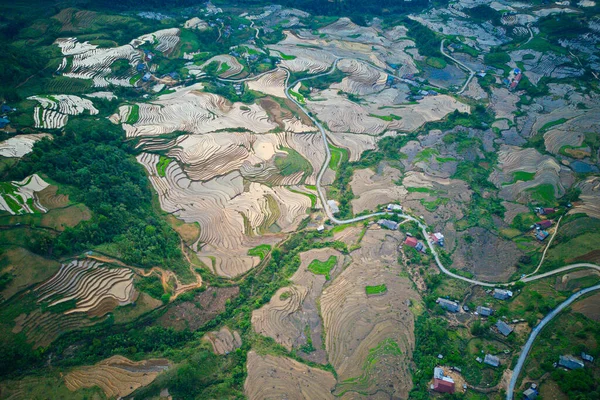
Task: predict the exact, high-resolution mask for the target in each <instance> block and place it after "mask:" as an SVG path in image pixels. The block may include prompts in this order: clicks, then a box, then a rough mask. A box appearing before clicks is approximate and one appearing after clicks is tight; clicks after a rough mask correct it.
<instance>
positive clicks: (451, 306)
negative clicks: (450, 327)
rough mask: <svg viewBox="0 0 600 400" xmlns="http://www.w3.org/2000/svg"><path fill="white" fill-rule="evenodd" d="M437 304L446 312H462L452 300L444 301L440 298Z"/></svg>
mask: <svg viewBox="0 0 600 400" xmlns="http://www.w3.org/2000/svg"><path fill="white" fill-rule="evenodd" d="M435 302H436V303H437V304H439V305H440V307H442V308H443V309H444V310H446V311H450V312H453V313H457V312H458V311H459V310H460V305H459V304H458V303H457V302H455V301H452V300H447V299H442V298H441V297H439V298H438V299H437V300H436V301H435Z"/></svg>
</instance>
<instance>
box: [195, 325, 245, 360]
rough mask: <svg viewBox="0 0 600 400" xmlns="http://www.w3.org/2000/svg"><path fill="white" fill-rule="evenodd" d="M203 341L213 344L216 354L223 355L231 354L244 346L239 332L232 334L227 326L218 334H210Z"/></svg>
mask: <svg viewBox="0 0 600 400" xmlns="http://www.w3.org/2000/svg"><path fill="white" fill-rule="evenodd" d="M203 339H204V340H206V341H207V342H209V343H210V344H211V346H212V348H213V351H214V352H215V354H221V355H223V354H229V353H231V352H232V351H234V350H235V349H239V348H240V346H241V345H242V338H241V337H240V334H239V333H238V332H237V331H233V332H231V331H230V330H229V328H227V327H226V326H224V327H223V328H221V329H220V330H219V331H218V332H217V331H215V332H208V333H207V334H206V335H204V337H203Z"/></svg>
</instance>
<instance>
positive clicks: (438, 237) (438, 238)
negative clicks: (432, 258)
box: [429, 232, 444, 247]
mask: <svg viewBox="0 0 600 400" xmlns="http://www.w3.org/2000/svg"><path fill="white" fill-rule="evenodd" d="M429 237H430V238H431V241H432V242H433V243H434V244H437V245H439V246H440V247H444V235H442V234H441V233H440V232H436V233H432V234H431V235H429Z"/></svg>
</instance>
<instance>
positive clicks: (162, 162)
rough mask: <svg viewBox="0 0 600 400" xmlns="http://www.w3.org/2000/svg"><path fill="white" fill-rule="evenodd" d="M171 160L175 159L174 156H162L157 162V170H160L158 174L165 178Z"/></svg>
mask: <svg viewBox="0 0 600 400" xmlns="http://www.w3.org/2000/svg"><path fill="white" fill-rule="evenodd" d="M171 161H173V159H172V158H168V157H165V156H160V159H159V160H158V163H157V164H156V172H158V176H161V177H163V178H164V177H165V171H166V170H167V167H168V166H169V164H171Z"/></svg>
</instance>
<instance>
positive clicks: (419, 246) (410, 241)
mask: <svg viewBox="0 0 600 400" xmlns="http://www.w3.org/2000/svg"><path fill="white" fill-rule="evenodd" d="M404 244H405V245H407V246H410V247H414V248H415V250H417V251H420V252H421V253H425V246H424V245H423V243H422V242H419V241H418V240H417V238H416V237H414V236H408V235H407V238H406V240H405V241H404Z"/></svg>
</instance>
